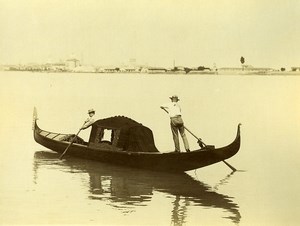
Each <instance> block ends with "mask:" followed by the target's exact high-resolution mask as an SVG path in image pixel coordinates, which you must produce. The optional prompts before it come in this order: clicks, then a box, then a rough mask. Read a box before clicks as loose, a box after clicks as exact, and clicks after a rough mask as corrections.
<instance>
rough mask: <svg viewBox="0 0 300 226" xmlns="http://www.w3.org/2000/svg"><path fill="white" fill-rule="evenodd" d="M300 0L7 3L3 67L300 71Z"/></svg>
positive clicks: (3, 2)
mask: <svg viewBox="0 0 300 226" xmlns="http://www.w3.org/2000/svg"><path fill="white" fill-rule="evenodd" d="M299 12H300V1H298V0H243V1H241V0H209V1H208V0H205V1H204V0H123V1H121V0H0V64H19V63H21V64H26V63H44V62H58V61H60V60H62V61H64V60H66V59H67V58H69V57H71V56H75V57H76V58H78V59H79V60H81V63H82V64H85V65H106V66H107V65H122V64H128V62H129V59H132V58H134V59H136V62H137V63H138V64H144V65H149V66H163V67H173V64H174V62H175V65H176V66H188V67H197V66H207V67H212V66H213V64H216V66H217V67H239V66H240V57H241V56H243V57H244V58H245V64H249V65H252V66H255V67H273V68H277V69H278V68H281V67H287V68H290V67H292V66H298V67H300V26H299V21H300V13H299Z"/></svg>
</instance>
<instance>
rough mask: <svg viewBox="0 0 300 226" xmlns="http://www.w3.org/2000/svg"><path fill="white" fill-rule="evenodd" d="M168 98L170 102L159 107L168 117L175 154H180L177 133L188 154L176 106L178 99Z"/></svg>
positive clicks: (188, 148) (178, 109) (182, 125)
mask: <svg viewBox="0 0 300 226" xmlns="http://www.w3.org/2000/svg"><path fill="white" fill-rule="evenodd" d="M169 98H170V99H171V101H172V102H171V103H167V104H164V105H161V106H160V107H161V108H162V109H164V110H165V111H166V112H167V113H168V114H169V116H170V124H171V130H172V135H173V140H174V145H175V152H180V146H179V137H178V131H179V133H180V135H181V138H182V140H183V144H184V147H185V150H186V151H187V152H190V147H189V142H188V140H187V138H186V135H185V131H184V124H183V120H182V118H181V108H180V106H179V104H178V101H179V98H178V96H177V95H173V96H170V97H169Z"/></svg>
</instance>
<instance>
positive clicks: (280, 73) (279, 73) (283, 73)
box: [0, 70, 300, 77]
mask: <svg viewBox="0 0 300 226" xmlns="http://www.w3.org/2000/svg"><path fill="white" fill-rule="evenodd" d="M0 71H2V72H32V73H43V74H64V73H68V74H100V75H122V74H132V75H154V76H155V75H166V76H168V75H178V76H197V75H198V76H265V77H268V76H298V75H300V71H273V72H266V73H262V72H252V71H244V72H241V73H239V72H236V71H226V72H220V71H218V72H212V71H211V72H207V71H203V72H201V71H199V72H195V73H178V72H170V71H168V72H157V73H149V72H89V71H86V72H85V71H78V72H74V71H30V70H0Z"/></svg>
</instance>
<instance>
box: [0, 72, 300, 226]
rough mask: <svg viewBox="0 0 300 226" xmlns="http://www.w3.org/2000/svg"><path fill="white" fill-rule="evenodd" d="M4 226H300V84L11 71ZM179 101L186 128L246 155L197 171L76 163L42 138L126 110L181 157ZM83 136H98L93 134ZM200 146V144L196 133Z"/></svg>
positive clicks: (1, 100)
mask: <svg viewBox="0 0 300 226" xmlns="http://www.w3.org/2000/svg"><path fill="white" fill-rule="evenodd" d="M0 81H1V90H0V104H1V113H0V114H1V119H2V120H1V127H0V137H1V144H0V151H1V154H0V157H1V160H0V170H1V171H0V172H1V173H0V174H1V177H0V224H2V225H11V224H37V225H39V224H82V225H87V224H97V225H298V224H299V221H300V216H299V214H298V213H299V212H300V196H299V190H300V179H299V169H300V164H299V163H300V160H299V158H300V153H299V147H300V139H299V136H300V120H299V119H300V92H299V88H300V77H297V76H280V77H279V76H275V77H267V76H209V75H205V76H202V75H193V76H188V77H187V76H182V75H152V76H149V75H133V74H132V75H131V74H121V75H113V74H112V75H104V74H51V73H49V74H47V73H26V72H23V73H20V72H19V73H18V72H0ZM172 94H177V95H179V97H180V99H181V101H180V104H181V107H182V108H183V113H184V116H183V117H184V121H185V124H186V127H187V128H189V129H190V130H191V131H193V132H194V133H195V134H197V135H198V136H199V137H201V138H202V139H203V141H205V142H206V143H207V144H214V145H216V146H217V147H220V146H224V145H227V144H228V143H230V142H231V141H232V140H233V139H234V137H235V134H236V127H237V124H238V123H240V122H241V123H242V146H241V150H240V152H239V153H238V154H237V155H236V156H234V157H233V158H231V159H229V160H228V162H229V163H230V164H232V165H233V166H234V167H236V168H237V169H239V170H241V171H238V172H235V173H233V174H232V173H231V170H230V169H229V168H228V167H227V166H226V165H225V164H224V163H222V162H221V163H218V164H215V165H212V166H209V167H206V168H202V169H198V170H196V171H189V172H187V173H186V174H181V175H172V174H163V173H155V172H148V171H140V170H135V169H129V168H124V167H118V166H112V165H107V164H103V163H98V162H93V161H86V160H79V159H75V158H67V159H65V160H62V161H60V160H58V155H57V154H55V153H52V152H49V150H47V149H46V148H44V147H42V146H40V145H39V144H37V143H35V142H34V140H33V136H32V130H31V127H32V111H33V107H34V106H36V107H37V110H38V115H39V121H38V123H39V125H40V127H41V128H43V129H46V130H49V131H53V132H62V133H63V132H66V133H76V132H77V131H78V128H79V127H80V126H81V125H82V122H83V121H84V120H85V119H86V118H87V110H88V109H89V108H94V109H96V117H97V118H103V117H109V116H114V115H125V116H128V117H131V118H133V119H135V120H136V121H139V122H141V123H143V124H144V125H146V126H148V127H149V128H151V129H152V131H153V133H154V137H155V142H156V146H157V147H158V149H159V150H161V151H162V152H168V151H172V150H173V143H172V137H171V132H170V128H169V122H168V117H167V115H166V114H165V113H164V112H163V111H162V110H161V109H160V108H159V105H160V104H162V103H165V102H168V101H169V100H168V96H170V95H172ZM80 136H81V137H82V138H84V139H88V136H89V131H88V130H87V131H83V132H82V133H80ZM188 139H189V142H190V146H191V148H192V149H193V148H197V146H198V145H197V143H196V140H195V139H194V138H193V137H192V136H189V137H188Z"/></svg>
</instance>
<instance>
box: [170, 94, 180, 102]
mask: <svg viewBox="0 0 300 226" xmlns="http://www.w3.org/2000/svg"><path fill="white" fill-rule="evenodd" d="M169 98H170V99H171V100H172V99H173V98H175V99H177V101H179V98H178V96H177V95H173V96H170V97H169Z"/></svg>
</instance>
